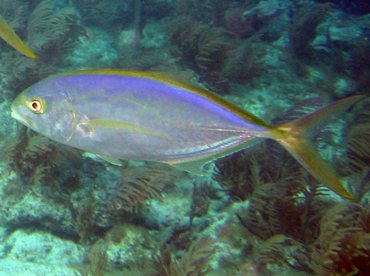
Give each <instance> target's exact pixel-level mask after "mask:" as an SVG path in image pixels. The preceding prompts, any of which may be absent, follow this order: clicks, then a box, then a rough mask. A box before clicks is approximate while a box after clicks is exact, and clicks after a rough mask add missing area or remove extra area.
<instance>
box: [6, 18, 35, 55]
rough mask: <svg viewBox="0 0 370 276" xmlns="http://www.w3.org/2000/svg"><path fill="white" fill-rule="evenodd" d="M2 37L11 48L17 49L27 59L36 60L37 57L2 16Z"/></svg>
mask: <svg viewBox="0 0 370 276" xmlns="http://www.w3.org/2000/svg"><path fill="white" fill-rule="evenodd" d="M0 37H1V38H2V39H4V40H5V41H6V42H7V43H8V44H9V45H10V46H12V47H13V48H14V49H16V50H17V51H18V52H20V53H21V54H23V55H25V56H26V57H29V58H32V59H35V58H37V55H36V54H35V53H33V52H32V50H31V49H30V48H29V47H28V46H27V45H26V44H25V43H24V42H23V41H22V40H21V39H20V38H19V36H18V35H17V34H16V33H15V32H14V31H13V29H12V28H11V27H10V26H9V25H8V23H6V21H5V20H4V18H3V17H2V16H1V15H0Z"/></svg>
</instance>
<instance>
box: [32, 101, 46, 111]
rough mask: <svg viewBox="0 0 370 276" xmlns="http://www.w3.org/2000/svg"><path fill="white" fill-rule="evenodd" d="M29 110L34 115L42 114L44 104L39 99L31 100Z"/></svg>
mask: <svg viewBox="0 0 370 276" xmlns="http://www.w3.org/2000/svg"><path fill="white" fill-rule="evenodd" d="M30 109H31V110H32V111H33V112H35V113H43V112H44V104H43V102H42V100H41V99H32V101H31V102H30Z"/></svg>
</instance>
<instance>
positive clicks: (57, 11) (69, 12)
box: [27, 0, 78, 62]
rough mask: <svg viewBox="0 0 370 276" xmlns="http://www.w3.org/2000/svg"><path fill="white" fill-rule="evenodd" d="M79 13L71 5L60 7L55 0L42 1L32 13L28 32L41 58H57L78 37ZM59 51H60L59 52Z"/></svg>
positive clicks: (31, 42) (32, 44) (31, 43)
mask: <svg viewBox="0 0 370 276" xmlns="http://www.w3.org/2000/svg"><path fill="white" fill-rule="evenodd" d="M77 20H78V14H77V13H76V11H75V10H74V9H73V7H71V6H66V7H63V8H59V7H58V5H57V2H56V1H54V0H44V1H41V2H40V3H39V4H38V5H37V6H36V7H35V9H34V10H33V11H32V13H31V14H30V17H29V20H28V26H27V33H28V37H29V41H30V45H31V46H32V47H33V48H35V49H39V50H38V51H37V52H39V53H40V54H41V58H42V57H43V56H44V57H45V58H48V59H49V62H50V59H51V58H56V57H57V56H59V55H60V54H62V51H63V49H66V48H67V45H68V44H69V43H71V40H73V38H75V37H76V35H73V34H76V28H74V27H75V26H77V24H78V23H77ZM58 51H59V52H58Z"/></svg>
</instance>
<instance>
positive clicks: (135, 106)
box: [11, 69, 363, 200]
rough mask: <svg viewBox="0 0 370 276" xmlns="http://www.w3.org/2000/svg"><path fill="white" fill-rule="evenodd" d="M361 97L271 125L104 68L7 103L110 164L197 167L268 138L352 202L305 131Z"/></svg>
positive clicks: (188, 92)
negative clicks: (130, 161) (126, 162)
mask: <svg viewBox="0 0 370 276" xmlns="http://www.w3.org/2000/svg"><path fill="white" fill-rule="evenodd" d="M362 98H363V96H353V97H349V98H346V99H343V100H340V101H338V102H336V103H333V104H330V105H329V106H327V107H325V108H322V109H320V110H318V111H316V112H314V113H312V114H309V115H308V116H306V117H304V118H302V119H299V120H295V121H293V122H291V123H288V124H284V125H281V126H276V127H273V126H269V125H268V124H266V123H265V122H264V121H262V120H261V119H259V118H257V117H255V116H253V115H252V114H250V113H248V112H246V111H244V110H242V109H240V108H238V107H236V106H233V105H231V104H229V103H227V102H226V101H224V100H222V99H221V98H219V97H217V96H215V95H213V94H212V93H210V92H208V91H206V90H203V89H201V88H197V87H193V86H191V85H187V84H183V83H180V82H178V81H174V80H172V79H168V78H165V77H163V76H161V75H158V74H154V73H148V72H132V71H121V70H110V69H106V70H92V71H79V72H71V73H64V74H59V75H55V76H51V77H49V78H47V79H44V80H42V81H40V82H38V83H36V84H34V85H33V86H31V87H29V88H28V89H26V90H25V91H24V92H22V93H21V94H20V95H19V96H18V97H17V98H16V99H15V100H14V102H13V104H12V107H11V109H12V116H13V117H14V118H15V119H17V120H19V121H20V122H21V123H23V124H25V125H26V126H27V127H29V128H31V129H33V130H34V131H36V132H38V133H41V134H43V135H45V136H47V137H49V138H51V139H53V140H55V141H58V142H61V143H63V144H66V145H70V146H72V147H76V148H79V149H82V150H85V151H88V152H92V153H95V154H97V155H99V156H101V157H103V158H104V159H106V160H110V161H112V163H117V162H116V161H118V159H133V160H148V161H157V162H162V163H167V164H170V165H173V166H176V167H180V168H182V169H184V170H186V171H190V172H194V173H199V172H200V169H201V167H202V165H204V164H206V163H207V162H210V161H212V160H215V159H217V158H221V157H222V156H225V155H228V154H231V153H232V152H235V151H238V150H241V149H244V148H247V147H248V146H251V145H252V141H255V139H256V138H271V139H274V140H276V141H278V142H279V143H280V144H282V145H283V146H284V147H285V148H286V149H287V150H288V151H289V152H290V153H291V154H292V155H293V156H294V157H295V158H296V159H297V160H298V161H299V162H300V163H301V164H302V166H304V167H305V168H306V169H307V170H308V171H309V172H310V173H311V174H312V175H313V176H315V177H316V178H317V179H318V180H319V181H320V182H322V183H323V184H325V185H326V186H327V187H328V188H330V189H331V190H333V191H334V192H336V193H337V194H339V195H341V196H342V197H344V198H347V199H350V200H352V199H353V196H352V195H351V194H350V193H349V192H347V191H346V189H345V188H344V187H343V185H342V183H341V182H340V180H339V179H338V178H337V177H336V175H335V173H334V171H333V169H332V168H331V167H330V166H329V165H328V164H326V163H325V162H324V160H322V159H321V158H320V156H319V154H318V153H316V152H315V151H314V150H313V147H312V146H311V143H310V141H309V136H310V132H312V128H314V127H317V126H318V125H322V124H323V123H324V122H325V121H326V120H327V119H328V118H329V117H332V115H337V114H338V113H339V112H343V111H344V110H346V109H347V108H349V107H350V106H351V105H353V104H354V103H356V102H357V101H359V100H361V99H362Z"/></svg>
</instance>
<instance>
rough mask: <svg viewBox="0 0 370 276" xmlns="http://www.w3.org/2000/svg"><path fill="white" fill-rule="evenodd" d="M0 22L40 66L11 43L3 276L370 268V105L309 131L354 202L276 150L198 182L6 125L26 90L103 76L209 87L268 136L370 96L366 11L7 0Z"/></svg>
mask: <svg viewBox="0 0 370 276" xmlns="http://www.w3.org/2000/svg"><path fill="white" fill-rule="evenodd" d="M138 7H139V8H138ZM0 16H1V17H3V18H4V20H5V22H7V24H8V25H9V26H10V27H11V28H12V29H13V30H14V32H15V33H16V34H17V35H18V36H19V37H20V38H21V39H22V41H24V42H25V43H26V45H28V46H29V47H30V48H31V49H32V51H33V52H34V53H35V54H37V56H38V58H37V59H29V58H27V57H25V56H23V55H21V54H20V53H18V52H17V51H16V50H14V49H13V48H11V47H9V45H7V44H6V42H5V41H3V40H1V41H0V48H1V51H0V60H1V63H0V88H1V89H0V91H1V93H0V110H1V111H2V112H1V113H0V114H1V119H0V122H1V124H0V125H1V126H0V202H1V203H0V274H4V275H11V274H10V273H9V271H11V272H12V273H13V272H14V271H21V272H23V271H32V273H34V274H32V273H31V272H30V273H31V274H30V275H97V276H99V275H153V276H155V275H171V276H172V275H179V276H180V275H181V276H183V275H211V276H212V275H367V273H368V271H370V267H369V264H370V262H369V256H370V220H369V218H370V213H369V210H370V208H369V199H370V198H369V197H370V166H369V164H370V113H369V107H370V106H369V100H368V99H365V100H363V101H362V102H361V103H359V104H356V105H355V106H353V107H352V108H351V109H349V110H348V111H347V112H345V113H343V114H342V115H341V116H337V118H333V120H332V121H331V122H332V123H330V124H329V125H328V126H325V127H324V126H322V127H321V126H320V127H319V129H317V130H315V131H314V133H313V135H312V140H313V147H314V148H315V149H318V150H319V152H320V155H321V157H322V158H323V159H325V160H326V161H327V162H328V163H330V164H332V165H333V167H334V169H335V171H336V173H337V175H338V176H339V177H340V179H341V180H342V181H343V182H344V183H345V187H346V189H348V191H349V192H350V193H351V194H353V196H354V199H353V201H347V200H344V199H341V198H339V197H338V196H336V195H335V194H333V193H332V192H331V191H330V190H328V189H327V188H325V187H324V186H323V185H322V184H321V183H320V182H319V181H317V180H315V179H314V178H313V177H312V176H311V175H310V174H309V173H308V172H307V171H306V170H305V169H303V168H302V167H301V165H299V163H298V162H297V161H296V160H295V159H294V158H293V157H292V156H291V155H290V154H289V153H288V152H287V151H286V150H285V149H283V148H282V147H281V146H280V145H278V144H277V143H276V142H274V141H271V140H265V141H261V142H257V143H255V144H253V145H252V146H251V147H250V148H248V149H246V150H243V151H240V152H237V153H234V154H232V155H230V156H227V157H223V158H221V159H218V160H217V161H216V162H215V163H214V164H211V165H210V166H209V167H208V168H207V170H208V171H207V174H206V175H205V176H195V175H192V174H188V173H184V172H181V171H178V170H175V169H173V168H169V167H168V166H164V165H163V166H162V165H160V164H156V163H154V164H153V163H150V162H142V161H124V162H122V164H121V166H119V167H117V166H114V165H112V164H109V163H108V162H106V161H103V160H101V159H99V158H97V157H96V156H94V155H91V154H88V153H83V152H81V151H78V150H75V149H72V148H70V147H66V146H63V145H61V144H60V143H56V142H53V141H51V140H49V139H47V138H45V137H44V136H40V135H38V134H36V133H35V132H33V131H31V130H27V129H26V128H24V127H20V126H18V125H16V123H15V121H14V120H13V119H11V118H10V105H11V102H12V101H13V100H14V98H15V97H16V95H18V94H19V93H20V92H21V91H23V90H24V89H26V88H27V87H29V86H30V85H32V84H35V83H37V82H38V81H40V80H42V79H44V78H46V77H47V76H50V75H52V74H55V73H60V72H66V71H75V70H80V69H99V68H106V67H110V68H117V69H129V70H140V71H152V72H161V73H162V74H164V75H168V76H169V77H170V78H172V77H173V76H175V79H181V81H189V82H191V83H192V84H191V85H193V84H195V85H196V86H199V85H201V86H203V87H206V88H207V89H210V90H212V91H213V92H215V93H217V94H219V95H221V96H222V97H223V98H225V99H226V100H227V101H229V102H231V103H233V104H235V105H238V106H240V107H241V108H243V109H245V110H248V111H250V112H251V113H252V114H255V115H256V116H258V117H260V118H263V119H264V120H265V121H266V122H268V123H269V124H270V123H271V125H280V124H282V123H284V122H288V121H291V120H294V119H297V118H301V117H303V115H305V114H308V113H310V112H312V111H313V110H316V109H317V108H319V107H320V106H324V105H326V104H329V103H330V102H335V101H338V100H340V99H343V98H346V97H350V96H353V95H360V94H361V95H365V96H369V95H370V90H369V87H370V86H369V79H370V77H369V76H370V60H369V54H368V53H369V49H370V46H369V37H370V36H369V34H370V28H369V26H370V21H369V4H368V1H359V0H355V1H321V0H320V1H313V0H312V1H311V0H308V1H307V0H298V1H292V0H284V1H276V0H263V1H259V0H242V1H240V0H231V1H230V0H205V1H200V0H199V1H198V0H136V1H118V0H117V1H116V0H114V1H105V0H104V1H103V0H93V1H86V0H71V1H64V0H63V1H59V0H27V1H26V0H12V1H11V0H2V1H0ZM138 33H139V35H137V34H138ZM58 269H59V270H58ZM58 273H59V274H58Z"/></svg>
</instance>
